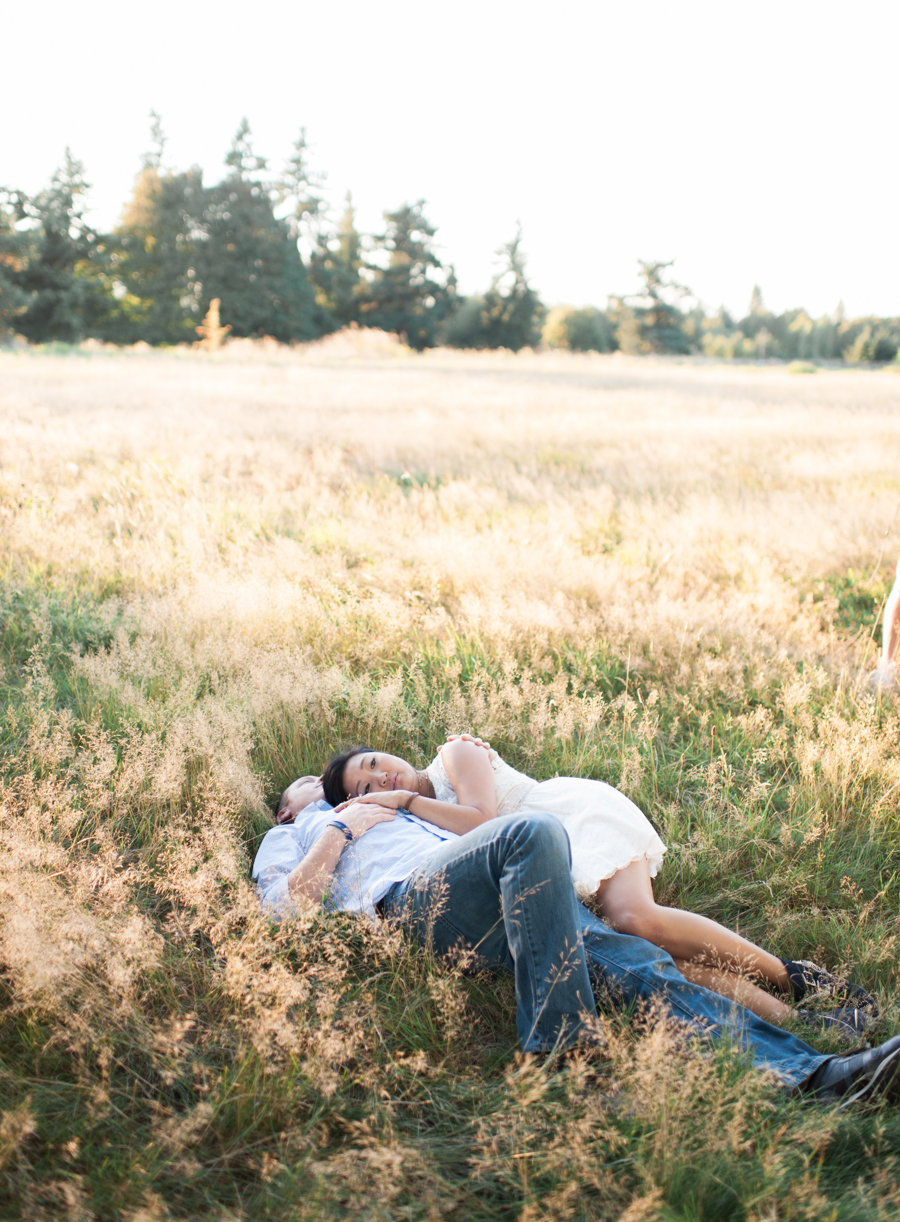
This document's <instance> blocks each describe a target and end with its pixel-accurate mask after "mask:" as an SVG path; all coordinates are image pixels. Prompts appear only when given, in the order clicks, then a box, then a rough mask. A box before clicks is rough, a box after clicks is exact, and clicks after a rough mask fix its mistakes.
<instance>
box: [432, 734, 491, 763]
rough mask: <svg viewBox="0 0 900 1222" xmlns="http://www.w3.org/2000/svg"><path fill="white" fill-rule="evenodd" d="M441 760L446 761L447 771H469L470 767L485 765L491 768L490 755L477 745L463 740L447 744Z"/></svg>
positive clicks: (442, 751)
mask: <svg viewBox="0 0 900 1222" xmlns="http://www.w3.org/2000/svg"><path fill="white" fill-rule="evenodd" d="M440 758H441V760H443V761H444V767H446V769H460V767H462V769H467V767H468V766H470V765H474V766H478V764H485V765H487V766H488V767H490V761H489V759H488V753H487V752H485V750H484V748H483V747H479V745H478V744H477V743H470V742H466V741H463V739H462V738H455V739H454V741H452V742H449V743H445V744H444V747H441V749H440Z"/></svg>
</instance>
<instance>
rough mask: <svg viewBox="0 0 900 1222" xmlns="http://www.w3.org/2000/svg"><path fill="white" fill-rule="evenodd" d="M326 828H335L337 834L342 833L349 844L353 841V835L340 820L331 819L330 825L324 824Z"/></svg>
mask: <svg viewBox="0 0 900 1222" xmlns="http://www.w3.org/2000/svg"><path fill="white" fill-rule="evenodd" d="M325 826H326V827H336V828H337V829H338V831H339V832H343V833H344V835H345V836H346V837H347V843H348V844H350V843H351V841H352V840H353V833H352V832H351V831H350V828H349V827H348V826H347V824H346V823H341V821H340V819H332V821H331V822H330V823H326V824H325Z"/></svg>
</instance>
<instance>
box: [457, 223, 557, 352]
mask: <svg viewBox="0 0 900 1222" xmlns="http://www.w3.org/2000/svg"><path fill="white" fill-rule="evenodd" d="M497 254H498V255H499V256H500V258H501V259H502V260H503V266H502V267H501V269H500V271H499V272H498V273H497V275H496V276H494V279H493V280H492V281H491V287H490V288H489V289H488V291H487V292H486V293H485V294H484V296H483V297H470V298H468V300H467V301H466V302H465V303H464V304H463V306H462V308H461V309H460V310H459V312H458V313H457V315H456V317H455V318H454V319H452V320H451V322H450V323H449V325H448V326H447V327H446V329H445V336H446V341H447V343H449V344H452V345H453V346H454V347H458V348H509V349H511V350H512V351H513V352H518V351H519V349H520V348H525V347H534V346H535V345H536V344H538V343H539V342H540V339H541V324H542V322H543V316H544V307H543V305H542V303H541V299H540V297H539V296H538V294H537V293H536V292H535V290H534V289H533V288H532V287H531V285H530V284H529V283H528V277H527V276H526V274H525V255H524V253H523V251H522V229H521V226H520V227H519V229H518V231H517V232H516V236H515V237H514V238H513V239H512V241H511V242H507V243H506V245H505V246H501V248H500V249H499V250H498V251H497Z"/></svg>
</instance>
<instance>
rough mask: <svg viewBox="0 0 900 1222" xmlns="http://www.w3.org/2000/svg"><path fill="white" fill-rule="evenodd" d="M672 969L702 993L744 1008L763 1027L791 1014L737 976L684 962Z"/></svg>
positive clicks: (746, 980) (681, 960)
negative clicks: (763, 1020)
mask: <svg viewBox="0 0 900 1222" xmlns="http://www.w3.org/2000/svg"><path fill="white" fill-rule="evenodd" d="M675 966H676V967H677V968H678V970H679V972H681V974H682V976H684V977H685V978H686V979H687V980H690V982H691V983H692V984H700V985H702V986H703V988H704V989H712V991H713V992H714V993H718V994H719V995H720V997H730V998H731V1000H732V1001H736V1002H737V1003H738V1005H741V1006H746V1007H747V1009H748V1010H752V1011H753V1013H754V1014H755V1015H757V1017H759V1018H764V1019H765V1020H766V1022H767V1023H776V1024H780V1023H782V1022H783V1021H784V1019H786V1018H787V1016H788V1015H789V1014H790V1012H791V1008H790V1006H786V1005H785V1004H784V1002H783V1001H779V1000H778V998H777V997H773V996H772V994H771V993H767V992H766V991H765V989H761V988H760V987H759V985H756V984H753V983H752V981H750V980H748V979H747V978H746V976H738V975H735V974H734V973H733V972H720V971H717V970H716V969H715V968H714V967H703V966H702V964H699V963H688V962H687V961H686V960H684V959H675Z"/></svg>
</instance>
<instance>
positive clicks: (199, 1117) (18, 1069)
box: [0, 336, 900, 1222]
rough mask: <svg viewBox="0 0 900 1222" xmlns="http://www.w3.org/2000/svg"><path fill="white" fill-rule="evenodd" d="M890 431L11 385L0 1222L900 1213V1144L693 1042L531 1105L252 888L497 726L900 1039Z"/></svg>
mask: <svg viewBox="0 0 900 1222" xmlns="http://www.w3.org/2000/svg"><path fill="white" fill-rule="evenodd" d="M898 395H900V381H898V379H896V378H895V377H892V376H891V375H890V374H887V373H876V372H870V371H866V372H854V371H834V372H820V373H819V374H817V375H816V376H815V377H811V378H798V377H794V376H791V375H790V374H789V373H788V372H787V371H786V370H784V369H782V368H775V367H761V368H739V367H732V366H717V365H707V364H696V365H694V364H689V363H683V364H679V363H674V362H672V363H670V362H664V361H659V362H654V361H652V360H649V359H647V360H629V359H627V358H622V357H618V356H616V357H600V356H583V357H577V356H571V355H566V354H555V355H551V354H544V355H527V354H523V355H520V356H517V357H513V356H509V355H505V354H460V353H448V352H442V351H436V352H432V353H428V354H425V355H423V356H412V355H410V354H408V353H406V352H405V351H404V350H403V349H402V348H400V347H399V346H398V345H396V344H394V343H392V342H390V341H387V340H384V339H378V338H377V337H371V336H362V337H355V338H354V337H352V336H351V337H346V336H343V337H338V338H336V339H335V340H332V341H330V342H327V343H324V344H320V345H313V346H310V348H309V349H307V350H306V351H294V352H289V351H284V350H278V349H272V348H265V347H254V346H252V345H248V344H240V345H234V346H231V347H227V348H225V349H224V350H223V351H221V352H219V353H217V354H215V355H209V354H204V353H196V352H194V353H183V352H170V353H165V352H143V353H141V352H133V353H120V354H116V353H110V352H108V351H99V352H97V351H95V352H91V353H79V352H71V353H68V354H63V353H60V354H55V355H54V354H51V353H43V354H42V353H29V352H22V353H17V354H0V532H2V549H3V550H2V557H3V569H2V573H0V617H2V618H0V650H2V652H0V662H2V672H0V685H2V687H0V690H2V693H3V705H4V709H5V713H4V716H5V720H4V728H3V730H2V735H3V737H2V744H3V752H4V754H3V771H2V777H0V842H2V847H0V914H2V922H3V923H2V929H0V993H2V997H3V1011H2V1017H0V1057H2V1062H0V1106H2V1111H3V1115H2V1120H0V1201H2V1202H3V1208H2V1210H0V1213H2V1216H4V1217H7V1216H8V1217H19V1216H21V1217H26V1218H29V1219H30V1218H41V1217H47V1218H50V1217H64V1218H70V1219H76V1218H77V1219H92V1218H93V1219H98V1220H102V1219H106V1218H116V1219H118V1218H128V1219H131V1220H132V1222H138V1220H139V1219H140V1220H142V1222H148V1220H150V1219H154V1220H157V1219H164V1218H173V1219H181V1218H188V1217H190V1218H198V1217H204V1218H205V1217H209V1218H216V1219H225V1218H253V1219H259V1218H298V1219H306V1218H310V1219H312V1218H325V1217H327V1218H331V1217H335V1218H338V1217H352V1218H366V1219H369V1218H371V1219H373V1220H374V1219H376V1218H392V1219H393V1218H416V1219H418V1218H422V1219H436V1218H438V1217H441V1216H444V1215H446V1214H454V1213H455V1216H459V1217H466V1218H485V1219H488V1218H491V1219H493V1218H498V1219H499V1218H507V1217H517V1218H521V1219H523V1220H524V1219H527V1220H529V1222H534V1220H536V1219H539V1218H570V1217H571V1218H578V1219H582V1218H583V1219H587V1218H604V1219H605V1218H610V1219H612V1218H623V1219H624V1218H627V1219H629V1222H637V1220H638V1219H655V1218H691V1219H694V1218H698V1219H699V1218H710V1219H712V1218H716V1219H718V1218H741V1219H745V1218H746V1219H750V1218H755V1219H759V1220H760V1222H762V1219H764V1218H765V1219H768V1218H772V1219H774V1218H781V1217H785V1218H788V1217H790V1218H838V1217H847V1218H872V1219H875V1218H887V1217H895V1216H897V1212H898V1209H897V1206H898V1194H897V1190H896V1187H895V1181H896V1175H895V1173H894V1170H893V1168H894V1161H893V1160H894V1158H895V1153H896V1151H897V1149H898V1147H900V1124H898V1121H897V1119H896V1117H895V1112H894V1110H893V1109H891V1108H881V1109H877V1110H876V1111H875V1112H874V1113H872V1114H870V1115H867V1116H862V1117H856V1118H854V1117H849V1118H846V1117H842V1118H838V1117H836V1116H834V1115H832V1114H830V1113H828V1112H826V1111H824V1110H823V1109H812V1110H810V1109H808V1108H804V1107H801V1106H800V1105H798V1104H794V1103H789V1102H786V1101H784V1100H782V1099H780V1098H779V1097H778V1096H777V1095H776V1094H773V1092H772V1088H771V1086H770V1084H768V1083H766V1082H764V1081H762V1080H760V1079H758V1078H757V1077H756V1076H755V1075H753V1074H752V1073H751V1072H749V1071H747V1069H746V1067H745V1066H744V1065H743V1064H742V1063H741V1062H740V1061H739V1060H736V1059H735V1058H733V1057H731V1056H729V1055H728V1054H727V1052H722V1053H721V1054H720V1055H718V1056H717V1057H715V1058H712V1059H702V1058H698V1057H696V1056H690V1055H685V1054H684V1052H683V1050H680V1049H679V1048H678V1046H677V1043H675V1042H673V1038H672V1034H671V1032H668V1031H667V1030H666V1026H665V1022H664V1021H663V1020H661V1019H656V1020H653V1019H648V1020H647V1021H646V1022H644V1023H643V1024H638V1025H630V1024H629V1023H628V1022H627V1021H625V1020H624V1019H622V1018H621V1017H616V1016H607V1017H606V1018H605V1020H604V1023H605V1031H606V1038H607V1045H606V1049H605V1051H604V1053H603V1055H602V1056H600V1057H597V1058H595V1059H594V1060H593V1061H591V1062H590V1063H585V1064H584V1065H581V1066H579V1065H573V1066H570V1067H569V1068H568V1069H566V1070H564V1071H561V1072H558V1073H555V1072H551V1071H550V1070H547V1069H544V1068H539V1067H535V1066H529V1065H521V1064H519V1063H517V1062H516V1060H515V1058H514V1039H515V1035H514V1023H513V1020H512V1010H511V994H510V986H509V984H508V982H505V981H495V980H491V979H488V978H484V977H474V978H473V977H467V976H465V975H463V974H462V973H461V972H460V971H459V970H458V969H453V968H449V967H446V966H443V965H440V964H435V963H432V962H430V961H428V960H427V958H425V957H424V956H421V955H419V954H416V953H413V952H411V951H410V950H409V949H408V948H405V947H404V945H403V943H402V942H400V941H398V940H396V939H394V938H391V937H388V936H386V935H384V933H383V932H382V931H378V930H375V931H372V930H369V929H368V928H367V927H365V926H360V925H359V923H357V922H355V921H353V920H350V919H347V918H338V919H328V918H320V917H314V916H310V915H309V914H306V915H305V916H303V917H298V918H297V921H296V922H294V923H288V924H286V925H284V926H281V927H278V928H275V927H272V926H270V925H269V924H268V923H267V922H265V921H263V920H262V919H261V918H260V916H259V915H258V912H257V907H256V901H255V896H254V894H253V891H252V888H251V887H250V885H249V863H250V860H251V858H252V853H253V849H254V845H255V843H256V842H257V841H258V837H259V836H260V835H261V834H262V833H263V831H264V830H265V826H266V823H265V810H266V803H267V801H271V799H272V798H273V796H274V795H275V794H277V793H278V792H280V790H281V788H282V787H283V785H284V784H285V783H286V782H287V781H288V780H289V779H290V778H291V777H292V776H294V775H297V774H299V773H301V772H306V771H311V770H313V769H315V768H316V767H317V766H318V765H319V764H320V763H321V762H322V760H323V759H324V757H325V755H326V754H327V752H328V751H329V750H330V749H331V747H332V746H333V745H334V744H336V743H337V742H338V741H340V740H343V739H345V738H349V737H351V736H356V735H366V736H369V735H375V736H378V737H379V738H380V739H381V740H382V741H384V742H385V743H386V744H387V745H389V746H392V747H394V748H397V749H403V750H404V751H408V752H410V753H411V754H412V755H413V756H414V757H415V758H416V759H417V760H425V759H426V758H427V757H428V756H429V753H430V752H431V751H433V750H434V748H435V746H436V745H437V743H438V742H440V740H441V738H442V736H443V735H444V734H445V733H446V732H448V731H458V730H464V729H465V730H475V731H478V732H480V733H483V734H485V735H486V736H489V737H491V739H492V741H494V743H495V745H496V746H497V747H498V748H499V749H500V750H501V752H502V753H503V754H504V755H505V756H506V757H507V758H509V759H510V760H511V762H513V763H515V764H517V765H518V766H520V767H525V768H527V769H528V770H529V771H531V772H532V774H534V775H537V776H539V777H543V776H549V775H553V774H554V773H556V772H559V773H566V774H577V775H592V776H598V777H601V778H602V779H606V780H610V781H612V782H613V783H615V784H619V785H620V787H621V788H623V789H624V790H626V791H627V792H628V793H629V794H631V795H632V796H634V797H635V799H636V800H637V801H639V802H640V803H641V804H642V805H643V806H644V807H645V809H647V811H648V813H649V814H650V815H651V817H652V818H653V819H654V820H655V821H656V822H657V824H658V825H659V826H660V828H661V830H662V832H663V834H664V837H665V838H666V839H667V840H668V842H669V844H670V852H669V854H668V856H667V860H666V866H665V869H664V870H663V873H662V875H661V876H660V880H659V881H660V884H661V892H660V894H661V896H662V898H663V900H664V901H665V902H670V903H682V904H684V905H686V906H693V907H695V908H697V909H698V910H702V911H705V912H707V913H709V914H710V915H712V916H715V917H717V918H719V919H721V920H724V921H726V922H727V923H729V924H732V925H735V924H740V927H741V928H742V930H744V931H745V932H747V933H749V934H750V936H753V937H755V938H757V939H758V940H760V941H763V942H764V943H765V944H766V945H769V946H771V947H772V948H773V949H776V950H780V951H781V952H782V953H784V954H788V953H790V954H792V955H803V956H809V957H820V958H824V959H825V960H827V961H828V962H829V963H830V964H831V965H833V966H836V967H840V966H846V967H849V968H852V970H853V972H854V974H855V975H856V976H857V977H859V978H861V979H863V980H864V982H865V983H867V984H869V985H870V986H871V987H874V988H876V989H877V990H878V992H879V994H880V995H881V997H882V999H883V1001H884V1006H885V1011H886V1024H887V1026H888V1027H890V1028H891V1029H894V1028H896V1027H897V1026H898V1025H900V992H898V973H897V968H896V961H897V950H898V945H900V942H898V939H900V915H898V902H897V899H898V896H897V884H898V878H900V848H898V820H897V811H898V804H900V756H898V745H900V716H898V707H897V705H896V703H895V702H894V700H893V698H891V697H883V696H875V695H873V694H872V692H871V690H870V689H869V687H868V685H867V678H868V675H869V672H870V671H871V669H872V667H873V666H874V663H875V660H876V655H877V631H878V625H877V619H878V615H879V605H880V602H881V601H882V600H883V598H884V595H885V593H886V590H887V588H888V586H889V584H890V580H889V579H890V576H891V572H892V568H893V565H894V564H895V563H896V559H897V555H898V552H900V512H898V509H900V474H898V473H900V412H898V408H897V405H898ZM822 1046H823V1047H826V1046H827V1045H825V1044H822Z"/></svg>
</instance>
